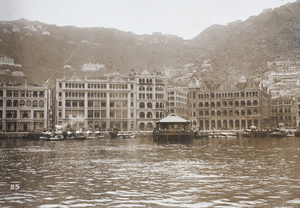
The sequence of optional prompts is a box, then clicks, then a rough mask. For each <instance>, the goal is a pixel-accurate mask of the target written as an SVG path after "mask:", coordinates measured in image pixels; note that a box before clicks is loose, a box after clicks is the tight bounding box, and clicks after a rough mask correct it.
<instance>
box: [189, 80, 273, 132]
mask: <svg viewBox="0 0 300 208" xmlns="http://www.w3.org/2000/svg"><path fill="white" fill-rule="evenodd" d="M270 99H271V97H270V94H269V92H268V89H267V88H264V87H263V86H262V84H261V82H258V81H255V80H254V79H249V80H245V81H243V82H239V83H221V84H214V83H203V82H201V79H198V78H197V77H196V76H195V75H194V76H193V77H192V79H191V81H190V84H189V95H188V107H189V117H190V120H191V121H192V124H193V126H194V127H195V128H199V129H200V130H214V129H235V130H239V129H244V128H249V127H250V126H256V127H258V128H266V127H267V126H268V125H269V117H270Z"/></svg>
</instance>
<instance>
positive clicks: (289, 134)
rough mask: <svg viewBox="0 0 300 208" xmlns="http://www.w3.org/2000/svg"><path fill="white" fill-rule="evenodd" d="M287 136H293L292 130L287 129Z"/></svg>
mask: <svg viewBox="0 0 300 208" xmlns="http://www.w3.org/2000/svg"><path fill="white" fill-rule="evenodd" d="M286 136H287V137H294V136H295V133H294V132H292V131H288V132H287V134H286Z"/></svg>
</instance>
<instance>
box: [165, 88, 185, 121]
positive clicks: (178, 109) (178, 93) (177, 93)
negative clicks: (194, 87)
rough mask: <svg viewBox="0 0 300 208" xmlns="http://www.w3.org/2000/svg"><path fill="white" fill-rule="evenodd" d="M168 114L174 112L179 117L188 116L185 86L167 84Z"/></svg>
mask: <svg viewBox="0 0 300 208" xmlns="http://www.w3.org/2000/svg"><path fill="white" fill-rule="evenodd" d="M167 91H168V103H167V109H168V114H172V113H175V114H177V115H178V116H180V117H183V118H186V119H187V118H188V106H187V95H188V90H187V88H185V87H174V86H168V89H167Z"/></svg>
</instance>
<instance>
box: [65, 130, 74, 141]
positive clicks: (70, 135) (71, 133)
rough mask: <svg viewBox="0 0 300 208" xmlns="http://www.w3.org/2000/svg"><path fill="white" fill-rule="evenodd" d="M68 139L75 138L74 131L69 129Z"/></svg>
mask: <svg viewBox="0 0 300 208" xmlns="http://www.w3.org/2000/svg"><path fill="white" fill-rule="evenodd" d="M66 139H68V140H70V139H75V137H74V135H73V132H72V131H67V135H66Z"/></svg>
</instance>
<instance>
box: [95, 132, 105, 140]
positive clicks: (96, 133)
mask: <svg viewBox="0 0 300 208" xmlns="http://www.w3.org/2000/svg"><path fill="white" fill-rule="evenodd" d="M95 137H96V138H104V133H103V132H102V131H98V130H97V131H95Z"/></svg>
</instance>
